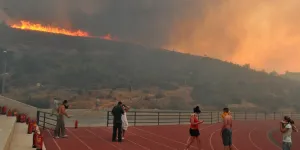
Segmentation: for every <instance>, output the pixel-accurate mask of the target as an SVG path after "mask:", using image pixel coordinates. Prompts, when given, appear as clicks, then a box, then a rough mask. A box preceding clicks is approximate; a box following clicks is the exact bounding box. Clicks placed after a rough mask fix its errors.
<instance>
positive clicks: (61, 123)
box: [54, 100, 70, 139]
mask: <svg viewBox="0 0 300 150" xmlns="http://www.w3.org/2000/svg"><path fill="white" fill-rule="evenodd" d="M68 107H69V105H68V101H67V100H64V101H63V103H62V104H61V105H60V106H59V107H58V112H57V113H58V115H57V122H56V127H55V131H54V138H56V139H58V138H60V137H62V138H66V137H67V135H66V134H65V120H64V116H66V117H68V118H70V116H69V115H68V114H67V113H66V109H68Z"/></svg>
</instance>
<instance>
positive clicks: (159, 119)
mask: <svg viewBox="0 0 300 150" xmlns="http://www.w3.org/2000/svg"><path fill="white" fill-rule="evenodd" d="M221 114H222V113H221V112H202V113H201V114H200V115H199V116H198V117H199V118H198V119H199V120H203V121H204V123H206V124H213V123H218V122H220V121H222V119H221ZM126 115H127V120H128V123H129V124H130V125H132V126H138V125H176V124H179V125H180V124H189V123H190V122H189V119H190V115H191V112H172V111H165V112H164V111H160V112H151V111H148V112H145V111H131V112H127V114H126ZM231 115H232V117H233V120H279V119H282V118H283V116H290V117H291V118H292V119H295V120H297V119H299V118H300V113H296V112H273V113H267V112H232V113H231ZM106 117H107V122H106V125H107V126H112V125H113V115H112V114H111V111H107V116H106Z"/></svg>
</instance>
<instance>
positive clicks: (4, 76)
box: [1, 50, 7, 95]
mask: <svg viewBox="0 0 300 150" xmlns="http://www.w3.org/2000/svg"><path fill="white" fill-rule="evenodd" d="M3 55H4V56H3V57H4V59H3V60H4V69H3V74H2V91H1V94H2V95H4V92H5V78H6V74H7V73H6V67H7V58H6V55H7V51H6V50H4V51H3Z"/></svg>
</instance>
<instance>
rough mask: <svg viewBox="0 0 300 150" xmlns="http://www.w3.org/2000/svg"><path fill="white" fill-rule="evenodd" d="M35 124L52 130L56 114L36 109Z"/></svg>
mask: <svg viewBox="0 0 300 150" xmlns="http://www.w3.org/2000/svg"><path fill="white" fill-rule="evenodd" d="M36 120H37V125H38V126H39V127H40V128H42V129H43V130H44V129H50V130H53V129H54V128H55V126H56V121H57V115H55V114H53V115H52V113H49V112H44V111H40V110H38V111H37V114H36Z"/></svg>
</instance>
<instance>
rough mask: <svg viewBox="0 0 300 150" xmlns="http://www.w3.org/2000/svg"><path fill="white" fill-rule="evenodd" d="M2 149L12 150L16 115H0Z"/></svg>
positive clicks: (0, 145)
mask: <svg viewBox="0 0 300 150" xmlns="http://www.w3.org/2000/svg"><path fill="white" fill-rule="evenodd" d="M0 122H1V123H0V150H10V143H11V141H12V137H13V133H14V129H15V124H16V117H7V116H5V115H0Z"/></svg>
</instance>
